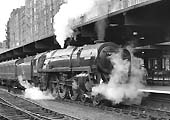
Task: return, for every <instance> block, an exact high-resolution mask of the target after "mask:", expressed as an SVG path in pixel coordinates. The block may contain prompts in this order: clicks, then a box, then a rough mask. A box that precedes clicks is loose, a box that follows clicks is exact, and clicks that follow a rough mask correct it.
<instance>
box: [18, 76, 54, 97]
mask: <svg viewBox="0 0 170 120" xmlns="http://www.w3.org/2000/svg"><path fill="white" fill-rule="evenodd" d="M18 80H19V83H20V84H21V85H22V86H23V87H25V91H24V97H25V98H30V99H33V100H42V99H54V97H53V96H52V95H51V94H50V92H48V91H41V90H40V88H38V87H34V86H33V85H31V84H30V83H29V82H28V81H25V80H24V79H23V77H22V76H18Z"/></svg>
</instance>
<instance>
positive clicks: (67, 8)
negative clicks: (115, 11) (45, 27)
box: [54, 0, 110, 47]
mask: <svg viewBox="0 0 170 120" xmlns="http://www.w3.org/2000/svg"><path fill="white" fill-rule="evenodd" d="M108 1H110V0H67V1H65V3H63V4H62V5H61V6H60V10H59V12H58V13H57V14H56V15H55V17H54V22H55V23H54V29H55V35H56V37H57V41H58V43H59V44H60V45H61V47H63V46H64V40H65V39H66V38H67V37H71V36H72V34H73V26H74V25H76V24H78V23H80V22H81V21H82V19H81V18H82V16H85V14H87V13H88V12H90V11H91V10H92V8H94V7H96V6H99V8H101V7H100V5H103V4H104V3H106V4H107V2H108ZM107 5H108V4H107ZM102 9H104V8H102ZM98 10H99V9H97V11H95V12H101V11H98ZM95 14H96V13H95Z"/></svg>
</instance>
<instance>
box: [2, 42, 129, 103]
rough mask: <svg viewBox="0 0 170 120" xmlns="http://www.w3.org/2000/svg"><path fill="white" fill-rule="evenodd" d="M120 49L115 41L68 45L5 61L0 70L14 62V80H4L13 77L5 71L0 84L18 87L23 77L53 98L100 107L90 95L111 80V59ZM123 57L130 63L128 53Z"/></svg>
mask: <svg viewBox="0 0 170 120" xmlns="http://www.w3.org/2000/svg"><path fill="white" fill-rule="evenodd" d="M119 49H120V46H118V45H116V44H114V43H112V42H106V43H104V42H103V43H96V44H92V45H84V46H81V47H75V46H74V47H73V46H68V47H67V48H66V49H59V50H52V51H49V52H44V53H40V54H37V55H36V56H29V57H26V58H20V59H17V60H11V61H6V62H2V63H1V64H0V70H3V69H6V66H8V64H9V65H10V63H11V62H12V63H13V66H11V67H13V71H12V72H13V75H14V76H15V77H14V79H11V78H7V77H5V78H3V75H4V74H9V75H10V74H11V73H10V72H11V71H8V70H6V71H5V72H3V73H1V74H0V81H1V82H2V81H3V82H7V83H8V84H7V85H9V84H10V85H11V86H13V87H14V86H15V87H18V86H19V84H18V83H19V81H18V76H21V77H22V79H23V81H28V82H29V83H31V84H33V85H34V86H36V87H40V89H41V90H42V91H46V90H49V91H51V93H52V95H53V96H54V97H60V98H61V99H64V98H66V97H69V98H70V99H71V100H77V99H78V98H79V99H80V100H81V101H83V102H85V101H86V100H87V98H90V99H93V102H94V104H98V103H99V101H98V99H96V98H97V97H98V96H96V97H94V96H93V95H92V94H91V92H92V87H93V86H95V85H98V84H100V82H101V80H102V81H103V82H105V83H107V82H108V81H109V74H110V72H111V70H112V69H114V66H113V65H112V64H111V61H110V58H109V57H110V56H111V54H112V53H117V52H119ZM122 58H123V59H128V60H129V61H130V60H131V56H130V53H129V52H128V50H123V53H122ZM129 71H130V69H129ZM5 80H6V81H5ZM14 83H15V84H14Z"/></svg>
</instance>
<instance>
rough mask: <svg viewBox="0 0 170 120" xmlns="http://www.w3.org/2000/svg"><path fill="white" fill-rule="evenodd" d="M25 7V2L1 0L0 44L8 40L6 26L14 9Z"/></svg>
mask: <svg viewBox="0 0 170 120" xmlns="http://www.w3.org/2000/svg"><path fill="white" fill-rule="evenodd" d="M24 5H25V0H1V3H0V42H2V41H4V40H5V39H6V38H5V36H6V32H5V29H6V24H7V21H8V20H9V17H10V13H11V12H12V10H13V9H15V8H19V7H20V6H24Z"/></svg>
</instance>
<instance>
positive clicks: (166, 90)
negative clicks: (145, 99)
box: [138, 86, 170, 94]
mask: <svg viewBox="0 0 170 120" xmlns="http://www.w3.org/2000/svg"><path fill="white" fill-rule="evenodd" d="M138 90H139V91H141V92H146V93H163V94H170V86H147V87H145V88H144V89H138Z"/></svg>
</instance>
